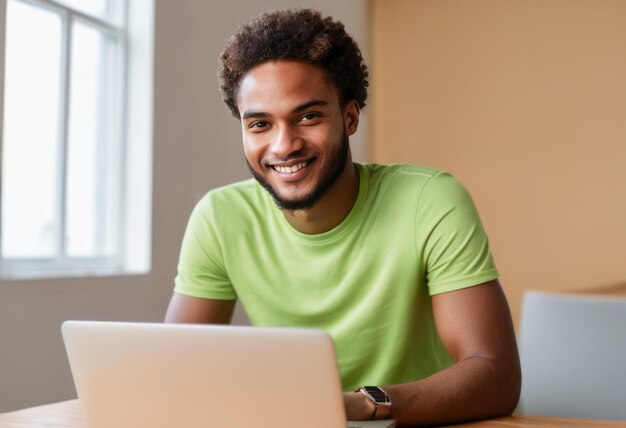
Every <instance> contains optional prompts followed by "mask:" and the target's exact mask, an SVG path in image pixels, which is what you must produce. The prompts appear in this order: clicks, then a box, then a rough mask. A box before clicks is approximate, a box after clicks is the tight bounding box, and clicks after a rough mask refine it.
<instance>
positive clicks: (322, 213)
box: [283, 160, 359, 235]
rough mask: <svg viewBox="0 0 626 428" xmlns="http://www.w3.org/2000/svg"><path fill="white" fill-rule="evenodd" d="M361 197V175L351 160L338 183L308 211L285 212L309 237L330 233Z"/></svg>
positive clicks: (294, 224)
mask: <svg viewBox="0 0 626 428" xmlns="http://www.w3.org/2000/svg"><path fill="white" fill-rule="evenodd" d="M358 195H359V174H358V171H357V169H356V166H355V165H354V164H353V163H352V161H351V160H350V161H349V162H348V164H347V165H346V169H345V170H344V172H343V173H342V174H341V176H340V177H339V179H338V180H337V182H336V183H335V184H334V185H333V187H331V188H330V189H329V190H328V192H326V193H325V194H324V195H323V196H322V197H321V198H320V200H319V201H318V202H317V203H316V204H315V205H314V206H313V207H311V208H309V209H306V210H295V211H287V210H283V214H284V215H285V218H286V219H287V221H288V222H289V224H291V225H292V226H293V227H294V228H295V229H297V230H298V231H300V232H302V233H306V234H308V235H315V234H319V233H324V232H328V231H329V230H331V229H333V228H334V227H336V226H337V225H339V223H341V222H342V221H343V219H345V218H346V217H347V216H348V214H349V213H350V210H351V209H352V207H353V206H354V203H355V202H356V199H357V197H358Z"/></svg>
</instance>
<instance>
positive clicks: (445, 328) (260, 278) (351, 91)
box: [166, 9, 520, 425]
mask: <svg viewBox="0 0 626 428" xmlns="http://www.w3.org/2000/svg"><path fill="white" fill-rule="evenodd" d="M367 77H368V72H367V68H366V66H365V64H364V63H363V59H362V57H361V53H360V51H359V49H358V47H357V45H356V43H355V42H354V41H353V40H352V39H351V38H350V36H349V35H347V34H346V33H345V30H344V28H343V25H342V24H341V23H339V22H337V21H333V20H332V18H322V17H321V16H320V15H319V13H317V12H314V11H311V10H306V9H300V10H283V11H273V12H269V13H265V14H263V15H261V16H259V17H257V18H255V19H253V20H251V21H250V22H249V23H248V24H247V25H244V26H242V27H241V28H239V30H238V31H237V33H236V34H234V35H233V36H232V37H231V39H230V40H229V41H228V43H227V44H226V47H225V49H224V51H223V53H222V55H221V57H220V70H219V80H220V85H221V90H222V93H223V98H224V101H225V103H226V105H227V106H228V108H229V109H230V111H231V112H232V113H233V115H234V116H235V117H237V118H238V119H239V120H240V122H241V128H242V134H243V146H244V151H245V156H246V161H247V163H248V167H249V169H250V172H251V173H252V175H253V176H254V178H255V179H256V180H248V181H244V182H240V183H235V184H232V185H230V186H226V187H223V188H220V189H215V190H212V191H211V192H209V193H208V194H207V195H206V196H205V197H204V198H203V199H202V200H201V201H200V202H199V203H198V205H197V206H196V208H195V210H194V211H193V214H192V215H191V219H190V221H189V225H188V228H187V231H186V234H185V238H184V240H183V244H182V250H181V256H180V263H179V266H178V275H177V277H176V286H175V289H174V296H173V297H172V301H171V303H170V306H169V309H168V312H167V315H166V321H168V322H198V323H228V322H229V321H230V318H231V315H232V311H233V306H234V302H235V299H239V300H240V301H241V302H242V304H243V306H244V308H245V309H246V312H247V313H248V315H249V317H250V320H251V322H252V323H253V324H254V325H264V326H308V327H316V328H321V329H324V330H326V331H328V332H329V333H330V335H331V336H332V337H333V339H334V342H335V348H336V351H337V357H338V363H339V367H340V372H341V377H342V382H343V386H344V390H345V391H348V392H346V393H345V395H344V397H345V405H346V411H347V415H348V418H349V419H351V420H366V419H374V418H376V419H380V418H393V419H396V420H397V422H398V424H399V425H413V424H437V423H448V422H457V421H464V420H472V419H480V418H486V417H492V416H498V415H506V414H510V413H511V412H512V411H513V410H514V408H515V406H516V404H517V400H518V396H519V389H520V367H519V360H518V354H517V348H516V343H515V337H514V332H513V327H512V322H511V317H510V313H509V309H508V305H507V302H506V298H505V296H504V294H503V292H502V289H501V287H500V284H499V283H498V280H497V278H498V273H497V270H496V268H495V266H494V263H493V260H492V257H491V254H490V250H489V246H488V242H487V238H486V236H485V233H484V231H483V228H482V225H481V222H480V219H479V217H478V214H477V212H476V209H475V207H474V205H473V203H472V201H471V199H470V197H469V195H468V194H467V192H466V191H465V190H464V188H463V187H462V186H461V185H460V184H459V183H458V182H457V181H456V180H455V179H454V178H453V177H452V176H450V175H449V174H447V173H445V172H442V171H438V170H435V169H432V168H426V167H418V166H411V165H375V164H355V163H353V162H352V159H351V153H350V147H349V137H350V136H351V135H352V134H354V133H355V132H356V131H357V128H358V124H359V113H360V111H361V109H362V108H363V107H364V106H365V100H366V98H367V86H368V82H367ZM363 385H379V386H382V388H381V389H373V390H372V389H370V390H369V393H370V395H374V396H378V400H372V397H370V396H368V395H367V394H366V393H364V391H362V390H358V391H357V392H352V391H355V390H357V388H359V387H361V386H363ZM303 387H304V385H303ZM386 395H387V396H386ZM374 398H376V397H374ZM381 400H382V401H389V400H390V401H391V406H390V407H389V406H388V403H387V404H383V403H377V402H376V401H381Z"/></svg>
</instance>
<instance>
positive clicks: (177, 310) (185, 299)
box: [165, 293, 235, 324]
mask: <svg viewBox="0 0 626 428" xmlns="http://www.w3.org/2000/svg"><path fill="white" fill-rule="evenodd" d="M234 308H235V300H215V299H201V298H199V297H190V296H184V295H182V294H178V293H174V294H173V295H172V300H170V305H169V307H168V308H167V313H166V314H165V322H167V323H200V324H229V323H230V319H231V317H232V315H233V310H234Z"/></svg>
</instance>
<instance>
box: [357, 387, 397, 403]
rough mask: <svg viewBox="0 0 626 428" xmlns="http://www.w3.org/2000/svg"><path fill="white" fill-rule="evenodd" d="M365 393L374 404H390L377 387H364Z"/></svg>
mask: <svg viewBox="0 0 626 428" xmlns="http://www.w3.org/2000/svg"><path fill="white" fill-rule="evenodd" d="M363 388H364V389H365V390H366V391H367V393H368V394H369V395H370V396H371V397H372V398H373V399H374V401H375V402H376V403H379V404H382V403H391V399H390V398H389V396H388V395H387V394H386V393H385V391H383V390H382V389H380V388H379V387H377V386H364V387H363Z"/></svg>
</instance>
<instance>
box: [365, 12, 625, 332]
mask: <svg viewBox="0 0 626 428" xmlns="http://www.w3.org/2000/svg"><path fill="white" fill-rule="evenodd" d="M625 17H626V1H623V0H472V1H459V0H422V1H412V0H374V1H373V2H372V28H373V38H372V50H371V53H372V59H373V64H372V65H373V77H374V78H373V86H372V102H373V104H372V105H373V111H372V123H373V137H372V157H373V160H375V161H379V162H391V161H402V162H414V163H420V164H427V165H433V166H437V167H440V168H444V169H447V170H449V171H451V172H452V173H453V174H454V175H456V176H457V177H458V178H459V179H461V181H463V182H464V184H465V185H466V186H467V187H468V188H469V190H470V192H471V193H472V194H473V196H474V199H475V201H476V203H477V205H478V208H479V211H480V212H481V215H482V218H483V221H484V223H485V226H486V229H487V232H488V234H489V236H490V239H491V242H492V245H493V252H494V255H495V258H496V262H497V264H498V266H499V269H500V270H501V274H502V277H501V280H502V283H503V285H504V287H505V291H506V293H507V295H508V297H509V301H510V304H511V307H512V311H513V314H514V318H516V321H519V320H518V319H517V318H518V316H519V314H520V309H519V306H520V303H521V296H522V293H523V291H524V290H528V289H539V290H575V289H594V288H598V287H605V286H611V285H612V284H617V283H624V282H625V281H626V18H625Z"/></svg>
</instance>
